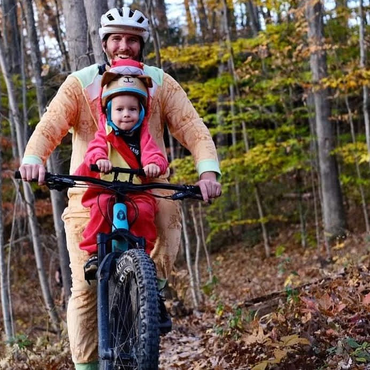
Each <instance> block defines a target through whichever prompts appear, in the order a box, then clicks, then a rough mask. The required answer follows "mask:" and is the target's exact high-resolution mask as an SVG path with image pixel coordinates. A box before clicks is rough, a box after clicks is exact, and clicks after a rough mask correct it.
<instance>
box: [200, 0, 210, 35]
mask: <svg viewBox="0 0 370 370" xmlns="http://www.w3.org/2000/svg"><path fill="white" fill-rule="evenodd" d="M197 11H198V14H199V27H200V32H201V34H202V41H203V42H209V41H210V38H211V36H212V35H211V33H210V30H209V25H208V19H207V13H206V9H205V7H204V2H203V0H198V1H197Z"/></svg>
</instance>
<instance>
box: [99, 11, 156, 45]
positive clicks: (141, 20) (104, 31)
mask: <svg viewBox="0 0 370 370" xmlns="http://www.w3.org/2000/svg"><path fill="white" fill-rule="evenodd" d="M100 25H101V28H99V35H100V38H101V40H103V39H104V37H105V36H106V35H108V34H111V33H128V34H131V35H137V36H140V37H141V38H142V39H143V41H144V42H147V41H148V38H149V21H148V18H146V17H145V15H144V14H143V13H142V12H140V11H139V10H131V9H130V8H129V7H128V6H124V7H122V8H113V9H110V10H108V11H107V12H106V13H105V14H103V15H102V17H101V20H100Z"/></svg>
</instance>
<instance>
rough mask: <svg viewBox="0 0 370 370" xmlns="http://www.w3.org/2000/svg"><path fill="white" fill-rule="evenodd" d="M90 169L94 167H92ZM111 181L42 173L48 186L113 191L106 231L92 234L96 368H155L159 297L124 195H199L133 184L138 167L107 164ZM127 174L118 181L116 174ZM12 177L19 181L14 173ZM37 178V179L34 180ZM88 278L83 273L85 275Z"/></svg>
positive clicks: (189, 189) (187, 188) (193, 189)
mask: <svg viewBox="0 0 370 370" xmlns="http://www.w3.org/2000/svg"><path fill="white" fill-rule="evenodd" d="M92 170H95V171H98V169H97V166H92ZM111 173H112V174H113V180H112V181H107V180H103V179H100V178H95V177H88V176H77V175H61V174H51V173H48V172H47V173H46V175H45V185H46V186H47V187H48V188H49V189H50V190H59V191H61V190H64V189H67V188H72V187H80V188H81V187H83V188H87V187H94V188H96V189H101V190H102V191H108V192H110V193H112V194H114V197H115V201H114V205H113V219H112V232H110V233H107V234H105V233H99V234H98V236H97V246H98V258H97V272H96V275H95V278H96V279H97V306H98V312H97V316H98V351H99V369H101V370H103V369H104V370H113V369H140V370H151V369H158V361H159V342H160V331H159V321H158V319H159V298H158V287H157V276H156V269H155V265H154V262H153V261H152V259H151V258H150V257H149V255H148V254H147V253H146V252H145V239H144V238H142V237H137V236H134V235H132V233H130V230H129V227H128V223H127V211H126V205H125V199H127V197H129V194H130V193H135V192H146V191H149V190H151V189H169V190H173V191H174V192H173V193H172V195H169V196H161V195H158V194H152V195H154V196H157V197H161V198H169V199H172V200H182V199H185V198H193V199H202V196H201V194H200V189H199V187H198V186H194V185H176V184H169V183H154V182H153V183H146V184H134V183H133V179H134V176H135V175H137V176H145V173H144V171H143V170H142V169H137V170H135V169H129V168H119V167H113V169H112V171H111ZM121 173H126V174H129V179H128V181H120V180H119V179H118V176H119V174H121ZM15 178H18V179H20V178H21V177H20V173H19V171H16V173H15ZM35 181H37V180H35ZM90 278H91V276H90V277H89V279H90Z"/></svg>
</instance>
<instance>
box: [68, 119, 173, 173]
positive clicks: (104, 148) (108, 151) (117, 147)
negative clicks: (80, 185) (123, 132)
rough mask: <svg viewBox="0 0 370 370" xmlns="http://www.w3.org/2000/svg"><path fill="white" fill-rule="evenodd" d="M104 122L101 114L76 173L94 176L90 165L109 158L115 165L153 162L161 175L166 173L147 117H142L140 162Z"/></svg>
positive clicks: (164, 163) (163, 159) (142, 164)
mask: <svg viewBox="0 0 370 370" xmlns="http://www.w3.org/2000/svg"><path fill="white" fill-rule="evenodd" d="M105 122H106V117H105V115H103V114H102V115H101V117H100V121H99V129H98V131H97V132H96V133H95V138H94V139H93V140H92V141H91V142H90V143H89V146H88V148H87V152H86V155H85V159H84V163H83V164H82V165H81V166H79V167H78V168H77V170H76V172H75V174H76V175H85V176H86V175H89V176H96V174H95V173H93V172H91V171H90V165H91V164H95V163H96V161H97V160H99V159H109V160H110V161H111V162H112V164H113V166H116V167H130V168H141V167H144V166H146V165H148V164H150V163H155V164H156V165H157V166H159V168H160V170H161V174H162V175H164V174H165V173H166V170H167V168H168V161H167V159H166V158H165V157H164V155H163V154H162V152H161V150H160V149H159V147H158V146H157V144H156V143H155V142H154V140H153V138H152V136H151V135H150V133H149V128H148V119H147V117H145V118H144V120H143V123H142V125H141V131H140V153H141V163H138V161H137V158H136V156H135V155H134V153H132V151H131V150H130V148H129V146H128V145H127V144H126V142H125V141H124V140H123V139H122V138H121V137H119V136H116V135H115V133H114V130H113V129H112V128H111V127H110V126H107V125H106V124H105ZM122 177H126V178H128V175H127V176H125V175H123V176H120V179H121V180H122ZM141 180H143V179H141Z"/></svg>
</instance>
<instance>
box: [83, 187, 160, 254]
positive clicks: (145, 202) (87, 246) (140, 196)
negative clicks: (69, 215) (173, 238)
mask: <svg viewBox="0 0 370 370" xmlns="http://www.w3.org/2000/svg"><path fill="white" fill-rule="evenodd" d="M113 202H114V196H113V195H112V194H107V193H97V192H96V191H94V190H91V188H89V189H88V190H87V191H86V193H85V195H84V197H83V198H82V204H83V206H84V207H86V208H90V222H89V223H88V225H87V226H86V228H85V230H84V232H83V233H82V236H83V237H84V240H83V241H82V242H81V243H80V248H81V249H82V250H85V251H87V252H88V253H89V254H93V253H97V245H96V237H97V235H98V233H99V232H100V233H109V232H110V231H111V229H112V223H111V221H110V220H112V209H113ZM125 204H126V206H127V219H128V222H129V225H130V231H131V233H132V234H133V235H135V236H142V237H144V238H145V240H146V246H145V251H146V252H147V253H148V254H150V252H151V251H152V250H153V248H154V244H155V241H156V239H157V229H156V226H155V215H156V213H157V204H156V201H155V199H154V197H153V196H152V195H149V194H144V193H134V194H130V201H128V202H126V203H125Z"/></svg>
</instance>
